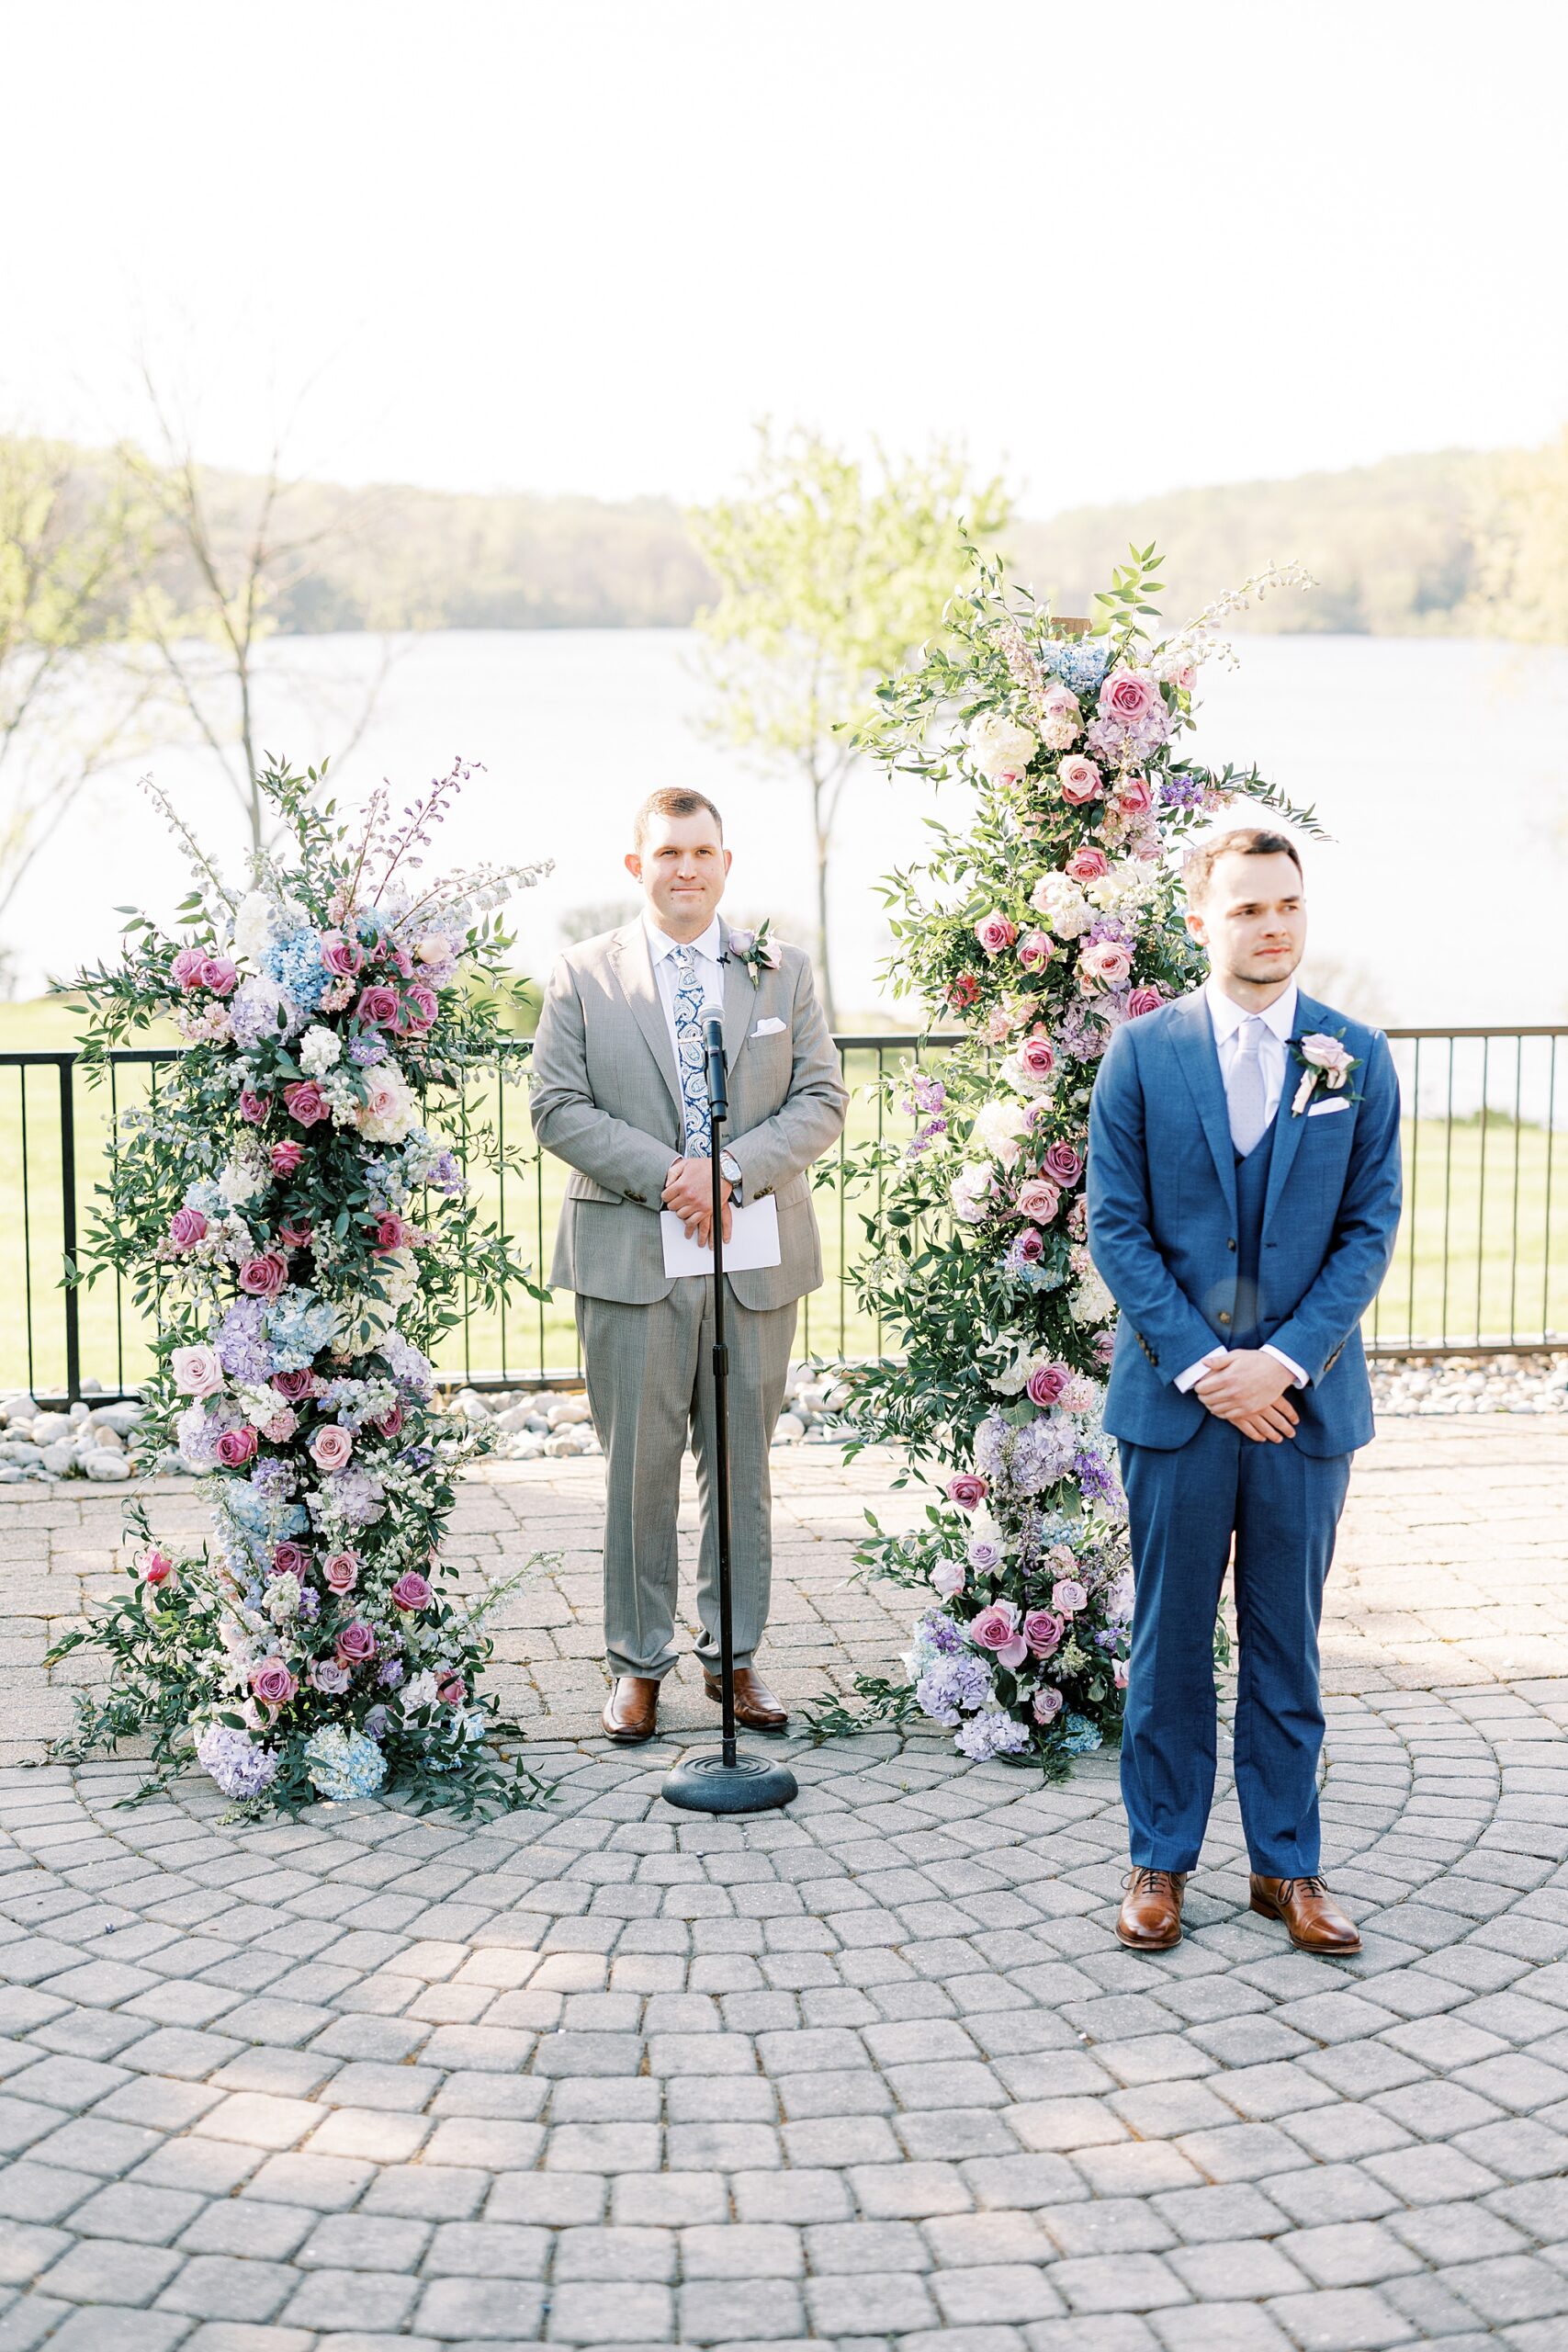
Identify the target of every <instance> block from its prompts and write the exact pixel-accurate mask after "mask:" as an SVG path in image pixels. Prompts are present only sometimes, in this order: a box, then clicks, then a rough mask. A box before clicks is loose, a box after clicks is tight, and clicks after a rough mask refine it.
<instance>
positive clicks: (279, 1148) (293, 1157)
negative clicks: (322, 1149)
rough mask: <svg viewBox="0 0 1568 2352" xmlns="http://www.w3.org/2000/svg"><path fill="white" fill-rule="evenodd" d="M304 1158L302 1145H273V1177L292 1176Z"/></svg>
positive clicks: (291, 1143)
mask: <svg viewBox="0 0 1568 2352" xmlns="http://www.w3.org/2000/svg"><path fill="white" fill-rule="evenodd" d="M304 1157H305V1147H304V1145H303V1144H299V1143H294V1142H292V1141H290V1142H288V1143H275V1144H274V1145H273V1147H272V1172H273V1174H274V1175H275V1176H292V1175H293V1173H294V1170H296V1169H297V1168H298V1167H299V1162H300V1161H301V1160H302V1159H304Z"/></svg>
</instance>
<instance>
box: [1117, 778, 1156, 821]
mask: <svg viewBox="0 0 1568 2352" xmlns="http://www.w3.org/2000/svg"><path fill="white" fill-rule="evenodd" d="M1113 797H1114V799H1115V802H1116V806H1117V807H1118V809H1121V811H1122V815H1123V816H1124V817H1141V816H1143V815H1144V814H1145V811H1146V810H1148V809H1152V808H1153V807H1154V805H1155V797H1154V794H1153V792H1152V791H1151V790H1150V788H1149V780H1148V778H1147V776H1146V775H1124V776H1123V777H1122V781H1121V783H1120V784H1119V785H1118V786H1117V787H1116V790H1115V793H1114V795H1113Z"/></svg>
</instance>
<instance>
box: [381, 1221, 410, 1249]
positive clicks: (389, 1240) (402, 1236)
mask: <svg viewBox="0 0 1568 2352" xmlns="http://www.w3.org/2000/svg"><path fill="white" fill-rule="evenodd" d="M408 1238H409V1229H408V1227H407V1226H406V1225H405V1224H404V1223H403V1220H402V1218H401V1217H400V1216H390V1215H389V1216H384V1217H382V1218H381V1220H380V1222H379V1223H378V1226H377V1227H376V1247H377V1249H378V1250H400V1249H401V1248H402V1246H403V1243H404V1242H405V1241H406V1240H407V1239H408Z"/></svg>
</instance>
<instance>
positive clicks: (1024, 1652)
mask: <svg viewBox="0 0 1568 2352" xmlns="http://www.w3.org/2000/svg"><path fill="white" fill-rule="evenodd" d="M969 1638H970V1640H971V1641H972V1642H975V1643H976V1644H977V1645H978V1646H979V1647H980V1648H981V1649H983V1650H989V1651H990V1652H991V1654H992V1656H993V1657H995V1659H996V1661H997V1664H998V1666H1006V1667H1013V1668H1016V1667H1020V1666H1021V1665H1022V1664H1023V1661H1024V1659H1025V1658H1026V1657H1028V1656H1029V1645H1028V1643H1027V1642H1026V1641H1025V1640H1024V1638H1023V1635H1022V1634H1021V1633H1020V1632H1019V1630H1018V1604H1017V1602H1016V1601H1011V1600H993V1601H992V1602H991V1604H990V1607H989V1608H988V1609H982V1610H981V1611H980V1613H979V1615H978V1616H976V1617H972V1618H971V1619H970V1621H969Z"/></svg>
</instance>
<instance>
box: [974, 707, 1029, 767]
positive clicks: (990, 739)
mask: <svg viewBox="0 0 1568 2352" xmlns="http://www.w3.org/2000/svg"><path fill="white" fill-rule="evenodd" d="M1039 749H1040V738H1039V737H1038V735H1035V734H1032V732H1031V731H1030V729H1028V728H1027V727H1020V726H1018V725H1017V724H1016V722H1015V721H1014V720H1012V719H1010V718H1007V717H1006V716H1005V715H1004V714H1003V713H1002V712H1001V711H999V710H988V711H987V713H986V716H985V717H984V718H981V719H978V720H976V724H975V725H974V726H973V727H972V728H971V729H970V730H969V758H970V762H971V763H972V765H974V766H975V767H976V768H978V769H979V771H980V774H981V775H983V776H987V777H988V778H989V780H990V782H991V783H992V784H996V783H998V782H999V781H1000V779H1001V778H1003V777H1004V776H1015V775H1022V774H1023V772H1024V770H1025V769H1026V768H1027V767H1028V765H1029V763H1030V761H1031V760H1032V759H1033V757H1034V755H1035V753H1036V752H1038V751H1039Z"/></svg>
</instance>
